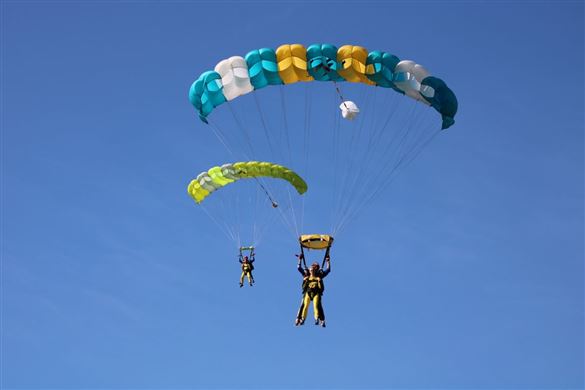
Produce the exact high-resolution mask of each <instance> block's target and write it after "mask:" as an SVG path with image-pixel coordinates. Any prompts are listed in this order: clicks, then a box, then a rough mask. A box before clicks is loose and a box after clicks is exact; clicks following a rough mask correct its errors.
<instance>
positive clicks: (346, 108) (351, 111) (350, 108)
mask: <svg viewBox="0 0 585 390" xmlns="http://www.w3.org/2000/svg"><path fill="white" fill-rule="evenodd" d="M339 108H340V109H341V116H342V117H343V119H347V120H350V121H351V120H353V119H354V118H355V117H356V116H357V115H358V114H359V113H360V109H359V108H358V106H357V105H356V104H355V103H354V102H352V101H351V100H346V101H344V102H343V103H341V104H340V105H339Z"/></svg>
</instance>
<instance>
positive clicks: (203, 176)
mask: <svg viewBox="0 0 585 390" xmlns="http://www.w3.org/2000/svg"><path fill="white" fill-rule="evenodd" d="M258 177H270V178H274V179H283V180H286V181H288V182H289V183H290V184H291V185H292V186H293V187H294V188H295V189H296V190H297V192H298V193H299V195H302V194H304V193H305V192H307V183H305V181H304V180H303V179H302V178H301V177H300V176H299V175H298V174H297V173H295V172H294V171H292V170H290V169H288V168H287V167H284V166H282V165H278V164H273V163H270V162H263V161H244V162H236V163H230V164H223V165H222V166H215V167H213V168H211V169H209V170H207V171H204V172H201V173H200V174H199V175H197V177H196V178H195V179H193V180H191V183H189V186H188V187H187V192H188V193H189V195H191V197H192V198H193V199H194V200H195V202H197V203H201V202H203V200H204V199H205V198H207V197H208V196H209V195H210V194H211V193H212V192H214V191H216V190H218V189H219V188H221V187H224V186H226V185H228V184H230V183H233V182H235V181H238V180H240V179H246V178H258Z"/></svg>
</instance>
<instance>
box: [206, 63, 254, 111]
mask: <svg viewBox="0 0 585 390" xmlns="http://www.w3.org/2000/svg"><path fill="white" fill-rule="evenodd" d="M215 71H216V72H217V73H219V75H220V76H221V83H222V84H223V95H224V96H225V98H226V100H228V101H229V100H233V99H235V98H237V97H238V96H241V95H245V94H247V93H249V92H252V91H253V90H254V87H253V86H252V83H251V82H250V76H249V75H248V65H247V64H246V60H245V59H244V58H242V57H239V56H233V57H230V58H228V59H226V60H223V61H220V62H218V64H217V65H215Z"/></svg>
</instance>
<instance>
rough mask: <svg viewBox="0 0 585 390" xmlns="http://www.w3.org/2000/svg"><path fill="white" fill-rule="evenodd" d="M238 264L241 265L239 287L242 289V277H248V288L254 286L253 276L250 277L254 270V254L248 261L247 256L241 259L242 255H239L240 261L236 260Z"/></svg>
mask: <svg viewBox="0 0 585 390" xmlns="http://www.w3.org/2000/svg"><path fill="white" fill-rule="evenodd" d="M238 261H239V262H240V264H242V275H241V276H240V287H244V276H247V277H248V283H249V284H250V287H252V286H253V285H254V276H252V271H253V270H254V264H253V263H254V261H255V259H254V253H252V254H251V255H250V259H248V256H244V258H243V259H242V255H241V254H240V259H239V260H238Z"/></svg>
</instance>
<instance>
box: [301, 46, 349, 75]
mask: <svg viewBox="0 0 585 390" xmlns="http://www.w3.org/2000/svg"><path fill="white" fill-rule="evenodd" d="M338 70H339V63H338V62H337V47H335V46H333V45H329V44H313V45H310V46H309V47H308V48H307V71H308V72H309V74H310V75H311V76H313V78H314V79H315V80H317V81H343V77H341V76H340V75H339V73H337V71H338Z"/></svg>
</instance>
